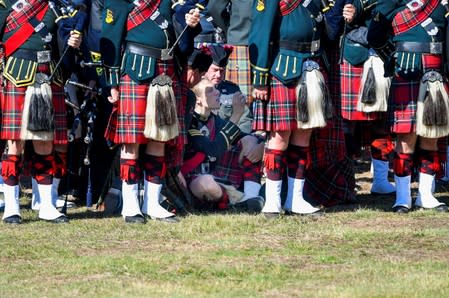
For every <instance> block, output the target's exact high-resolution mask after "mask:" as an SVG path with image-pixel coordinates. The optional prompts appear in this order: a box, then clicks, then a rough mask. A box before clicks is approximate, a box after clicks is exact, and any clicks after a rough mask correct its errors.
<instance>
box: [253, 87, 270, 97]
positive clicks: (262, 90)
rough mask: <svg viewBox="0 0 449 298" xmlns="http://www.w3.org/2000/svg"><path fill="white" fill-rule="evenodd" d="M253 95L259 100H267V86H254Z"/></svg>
mask: <svg viewBox="0 0 449 298" xmlns="http://www.w3.org/2000/svg"><path fill="white" fill-rule="evenodd" d="M253 97H254V98H255V99H259V100H268V87H254V90H253Z"/></svg>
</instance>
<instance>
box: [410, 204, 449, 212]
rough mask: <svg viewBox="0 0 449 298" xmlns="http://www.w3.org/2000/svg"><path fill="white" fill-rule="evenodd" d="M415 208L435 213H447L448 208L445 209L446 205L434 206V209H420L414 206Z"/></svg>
mask: <svg viewBox="0 0 449 298" xmlns="http://www.w3.org/2000/svg"><path fill="white" fill-rule="evenodd" d="M415 208H416V209H424V210H435V211H437V212H447V211H448V208H447V206H446V205H439V206H436V207H433V208H424V207H421V206H415Z"/></svg>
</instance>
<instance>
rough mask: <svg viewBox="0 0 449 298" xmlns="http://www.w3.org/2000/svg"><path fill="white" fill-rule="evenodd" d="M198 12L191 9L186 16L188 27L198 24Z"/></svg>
mask: <svg viewBox="0 0 449 298" xmlns="http://www.w3.org/2000/svg"><path fill="white" fill-rule="evenodd" d="M200 18H201V16H200V10H199V9H198V8H194V9H191V10H190V11H189V13H187V14H186V24H187V26H189V27H192V28H194V27H196V26H197V25H198V23H199V22H200Z"/></svg>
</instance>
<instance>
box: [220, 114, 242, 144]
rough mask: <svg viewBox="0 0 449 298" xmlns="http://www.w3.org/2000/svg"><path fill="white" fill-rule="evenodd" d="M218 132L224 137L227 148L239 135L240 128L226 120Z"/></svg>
mask: <svg viewBox="0 0 449 298" xmlns="http://www.w3.org/2000/svg"><path fill="white" fill-rule="evenodd" d="M220 133H221V134H222V135H223V137H224V138H225V140H226V143H227V144H226V145H227V148H228V149H229V148H230V147H231V144H232V143H234V141H235V140H236V139H237V137H238V136H239V134H240V128H239V127H238V126H237V125H235V124H234V123H232V122H231V121H228V122H227V123H226V124H225V126H223V128H222V129H221V130H220Z"/></svg>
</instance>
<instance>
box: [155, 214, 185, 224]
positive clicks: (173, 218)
mask: <svg viewBox="0 0 449 298" xmlns="http://www.w3.org/2000/svg"><path fill="white" fill-rule="evenodd" d="M152 219H154V220H158V221H163V222H166V223H178V222H179V219H178V218H177V217H176V216H175V215H173V216H169V217H162V218H161V217H152Z"/></svg>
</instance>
